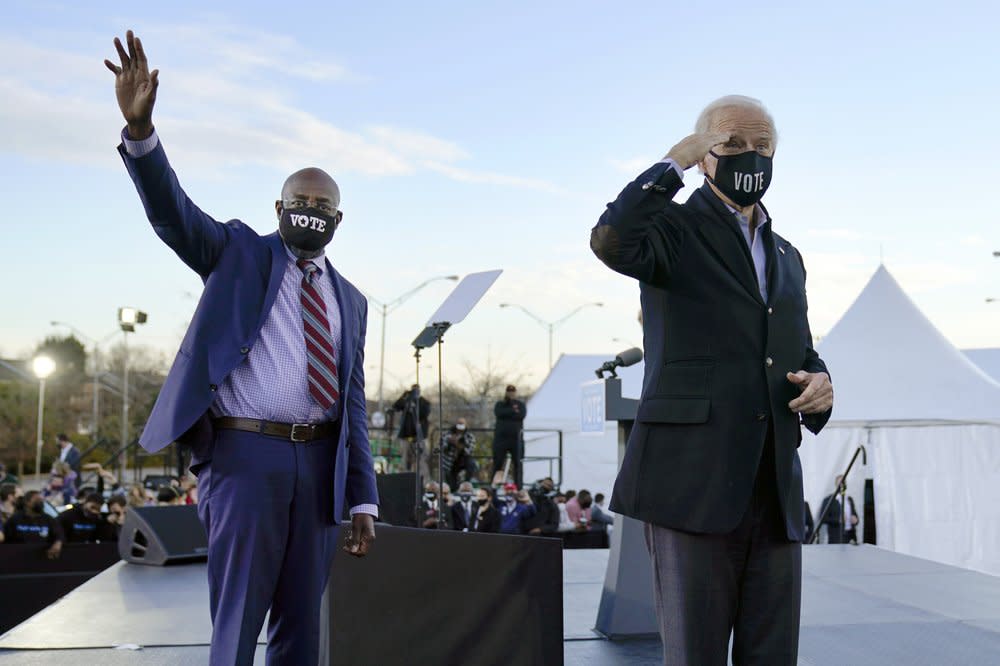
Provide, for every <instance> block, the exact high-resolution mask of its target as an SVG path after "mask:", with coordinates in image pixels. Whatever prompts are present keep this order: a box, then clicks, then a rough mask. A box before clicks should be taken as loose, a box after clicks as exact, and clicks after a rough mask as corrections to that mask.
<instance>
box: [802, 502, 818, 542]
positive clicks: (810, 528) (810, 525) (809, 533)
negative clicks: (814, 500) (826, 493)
mask: <svg viewBox="0 0 1000 666" xmlns="http://www.w3.org/2000/svg"><path fill="white" fill-rule="evenodd" d="M802 504H803V506H802V510H803V512H805V514H806V515H805V518H806V523H805V524H806V533H805V536H804V537H803V538H802V543H812V538H813V532H815V531H816V523H815V522H814V521H813V514H812V509H810V508H809V502H803V503H802Z"/></svg>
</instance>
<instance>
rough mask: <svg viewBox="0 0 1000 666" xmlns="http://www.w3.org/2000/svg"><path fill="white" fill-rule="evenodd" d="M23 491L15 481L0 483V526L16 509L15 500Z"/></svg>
mask: <svg viewBox="0 0 1000 666" xmlns="http://www.w3.org/2000/svg"><path fill="white" fill-rule="evenodd" d="M23 494H24V493H23V492H22V491H21V487H20V486H19V485H17V484H16V483H10V482H9V481H8V482H4V483H0V527H3V525H4V523H6V522H7V521H8V520H9V519H10V517H11V516H13V515H14V511H16V510H17V509H16V505H17V500H18V498H19V497H21V495H23Z"/></svg>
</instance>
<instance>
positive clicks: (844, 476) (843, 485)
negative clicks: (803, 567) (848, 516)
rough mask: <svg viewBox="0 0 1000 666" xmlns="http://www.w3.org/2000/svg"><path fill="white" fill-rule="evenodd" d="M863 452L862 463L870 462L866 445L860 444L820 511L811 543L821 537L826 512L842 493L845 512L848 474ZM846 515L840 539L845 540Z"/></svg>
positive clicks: (842, 510)
mask: <svg viewBox="0 0 1000 666" xmlns="http://www.w3.org/2000/svg"><path fill="white" fill-rule="evenodd" d="M859 453H860V454H861V464H862V465H867V464H868V452H867V451H866V450H865V447H864V445H861V446H858V448H857V449H856V450H855V451H854V455H853V456H851V462H849V463H848V464H847V469H845V470H844V473H843V474H842V475H841V479H840V485H839V486H837V487H836V488H834V489H833V493H832V494H831V495H830V499H829V500H828V501H827V502H826V503H825V504H824V505H823V509H822V510H821V511H820V512H819V520H817V521H816V528H815V529H814V530H813V535H812V538H811V539H810V540H809V543H816V541H817V540H818V539H819V528H820V526H822V525H823V519H824V518H826V514H828V513H829V512H830V507H832V506H833V499H834V498H835V497H836V496H837V493H840V497H841V504H840V511H841V513H843V512H844V502H846V501H847V475H848V474H850V473H851V468H852V467H854V461H855V460H857V459H858V454H859ZM843 523H844V517H843V516H841V517H840V541H841V543H843V541H844V524H843Z"/></svg>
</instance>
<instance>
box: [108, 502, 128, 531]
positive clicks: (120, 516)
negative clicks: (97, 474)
mask: <svg viewBox="0 0 1000 666" xmlns="http://www.w3.org/2000/svg"><path fill="white" fill-rule="evenodd" d="M127 510H128V500H127V498H126V497H125V496H124V495H112V496H111V498H110V499H109V500H108V518H107V520H108V530H109V531H110V533H111V538H112V539H116V540H117V539H118V535H119V534H121V531H122V525H124V524H125V513H126V511H127Z"/></svg>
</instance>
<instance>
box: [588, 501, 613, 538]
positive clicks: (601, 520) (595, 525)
mask: <svg viewBox="0 0 1000 666" xmlns="http://www.w3.org/2000/svg"><path fill="white" fill-rule="evenodd" d="M590 521H591V522H590V531H591V532H606V531H607V530H608V527H609V526H611V525H614V524H615V517H614V516H613V515H611V513H610V512H608V511H607V510H605V508H604V494H603V493H597V494H596V495H594V503H593V504H592V505H591V506H590Z"/></svg>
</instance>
